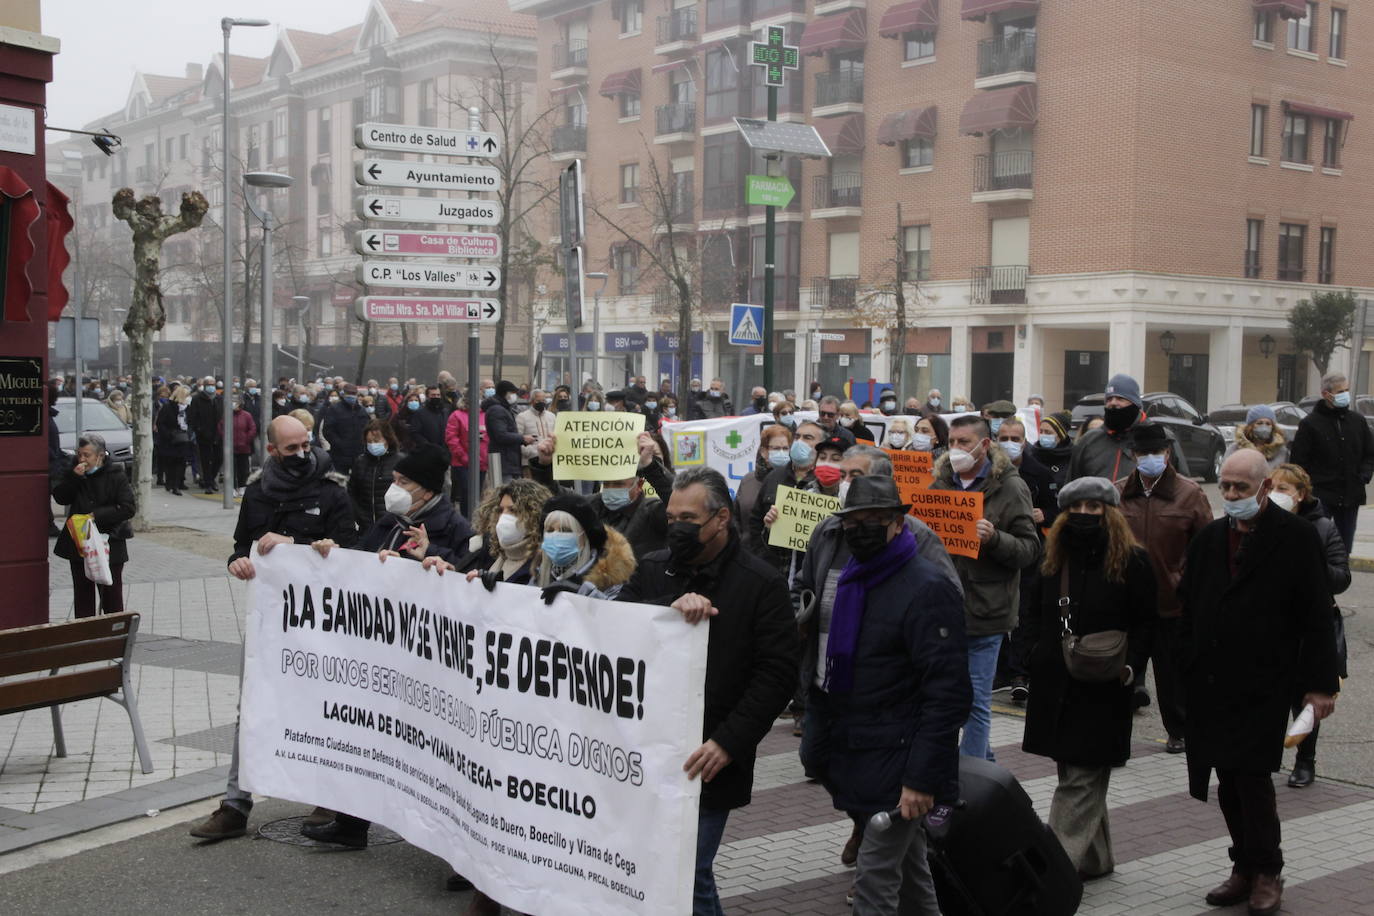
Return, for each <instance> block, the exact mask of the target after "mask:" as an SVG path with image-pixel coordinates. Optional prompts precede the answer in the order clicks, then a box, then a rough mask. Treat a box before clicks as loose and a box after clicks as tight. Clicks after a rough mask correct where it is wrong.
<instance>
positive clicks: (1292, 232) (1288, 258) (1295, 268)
mask: <svg viewBox="0 0 1374 916" xmlns="http://www.w3.org/2000/svg"><path fill="white" fill-rule="evenodd" d="M1306 244H1307V227H1306V226H1304V225H1302V224H1301V223H1279V279H1280V280H1294V281H1296V282H1298V283H1301V282H1302V275H1303V267H1302V256H1303V247H1304V246H1305V245H1306Z"/></svg>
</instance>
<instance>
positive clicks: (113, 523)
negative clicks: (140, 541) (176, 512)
mask: <svg viewBox="0 0 1374 916" xmlns="http://www.w3.org/2000/svg"><path fill="white" fill-rule="evenodd" d="M74 467H76V461H75V460H73V461H72V463H71V466H70V467H68V468H67V469H66V470H65V471H63V472H62V476H61V477H59V478H58V480H57V482H56V483H55V484H54V485H53V488H52V498H53V499H55V500H57V502H58V503H59V504H60V505H63V506H66V507H67V518H71V517H72V516H73V515H92V516H94V521H95V527H96V528H98V529H99V530H100V533H101V534H103V535H105V537H107V538H108V539H109V542H110V565H111V566H123V565H124V564H125V563H127V562H129V548H128V546H127V545H126V544H125V541H124V538H122V537H120V536H119V534H120V531H121V529H123V530H124V531H126V532H127V531H128V530H129V529H128V528H126V526H125V525H124V523H125V522H127V521H128V520H129V519H131V518H133V517H134V507H135V504H134V490H133V487H131V486H130V485H129V478H127V477H125V476H124V470H123V468H121V467H120V466H119V465H117V464H115V463H113V462H111V461H110V460H109V458H108V457H107V458H106V459H105V464H103V465H101V467H100V470H98V471H96V472H95V473H91V472H89V471H88V472H87V473H86V474H84V475H82V476H80V477H78V476H77V475H76V473H75V472H74V471H73V470H72V468H74ZM53 553H55V554H57V556H59V557H61V558H62V559H64V560H72V559H75V558H76V557H77V552H76V543H75V542H74V541H73V540H72V536H71V533H70V532H68V531H67V526H66V525H63V526H62V533H61V534H59V535H58V536H57V545H56V546H55V547H54V548H53Z"/></svg>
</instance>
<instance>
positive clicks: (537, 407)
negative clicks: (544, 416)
mask: <svg viewBox="0 0 1374 916" xmlns="http://www.w3.org/2000/svg"><path fill="white" fill-rule="evenodd" d="M530 406H531V407H533V408H534V412H535V413H543V412H544V408H545V407H546V406H547V405H546V404H545V403H544V402H543V401H535V402H534V403H533V404H531V405H530Z"/></svg>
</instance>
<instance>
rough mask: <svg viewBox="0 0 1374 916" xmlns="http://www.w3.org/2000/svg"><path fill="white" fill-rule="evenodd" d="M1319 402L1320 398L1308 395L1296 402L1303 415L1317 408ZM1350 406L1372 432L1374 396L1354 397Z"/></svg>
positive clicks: (1373, 427) (1373, 425) (1362, 395)
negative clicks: (1362, 418)
mask: <svg viewBox="0 0 1374 916" xmlns="http://www.w3.org/2000/svg"><path fill="white" fill-rule="evenodd" d="M1320 400H1321V397H1320V396H1318V395H1315V394H1309V395H1308V396H1307V397H1305V398H1303V399H1302V400H1301V401H1299V402H1298V406H1299V407H1301V408H1302V409H1303V412H1304V413H1305V414H1306V413H1311V412H1312V408H1313V407H1315V406H1317V402H1318V401H1320ZM1351 406H1352V407H1354V408H1355V410H1356V412H1357V413H1359V414H1360V415H1361V416H1362V417H1364V421H1365V422H1366V423H1368V424H1369V428H1370V429H1371V430H1374V395H1368V394H1361V395H1356V397H1355V401H1354V403H1353V404H1352V405H1351Z"/></svg>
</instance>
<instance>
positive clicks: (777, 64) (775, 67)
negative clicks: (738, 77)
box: [749, 25, 800, 86]
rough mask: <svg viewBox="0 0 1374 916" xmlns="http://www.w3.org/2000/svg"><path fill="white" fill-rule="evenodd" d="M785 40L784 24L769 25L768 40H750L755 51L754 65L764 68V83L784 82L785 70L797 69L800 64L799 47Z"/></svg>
mask: <svg viewBox="0 0 1374 916" xmlns="http://www.w3.org/2000/svg"><path fill="white" fill-rule="evenodd" d="M782 42H783V30H782V26H778V25H770V26H769V27H768V40H767V41H754V42H750V44H749V47H750V49H751V50H752V52H753V55H754V58H753V61H752V63H753V65H754V66H756V67H763V68H764V83H765V84H766V85H769V86H781V85H782V84H783V76H784V73H783V71H784V70H796V69H797V67H798V66H800V60H799V58H798V49H797V48H796V47H794V46H792V45H785V44H783V43H782Z"/></svg>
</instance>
